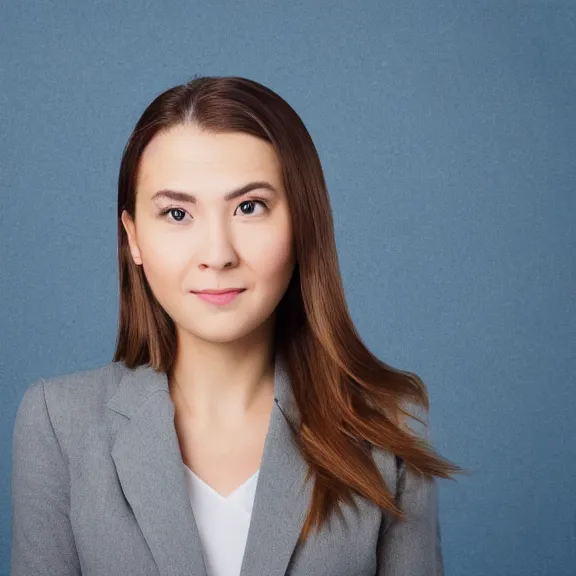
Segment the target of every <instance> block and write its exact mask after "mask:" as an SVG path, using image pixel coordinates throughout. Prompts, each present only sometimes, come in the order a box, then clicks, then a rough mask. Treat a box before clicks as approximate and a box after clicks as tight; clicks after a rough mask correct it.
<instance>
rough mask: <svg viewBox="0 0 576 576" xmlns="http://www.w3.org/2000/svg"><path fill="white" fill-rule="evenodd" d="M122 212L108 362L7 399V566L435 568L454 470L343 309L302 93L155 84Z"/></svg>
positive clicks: (137, 573) (219, 575)
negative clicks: (299, 99)
mask: <svg viewBox="0 0 576 576" xmlns="http://www.w3.org/2000/svg"><path fill="white" fill-rule="evenodd" d="M117 218H118V265H119V269H118V274H119V321H118V337H117V342H116V350H115V354H114V357H113V359H112V360H111V362H110V363H109V364H106V365H104V366H100V367H98V368H95V369H90V370H84V371H80V372H75V373H70V374H66V375H62V376H54V377H50V378H45V379H40V380H38V381H35V382H34V383H32V384H31V385H30V386H29V387H28V388H27V390H26V392H25V395H24V397H23V399H22V401H21V403H20V405H19V408H18V413H17V417H16V423H15V428H14V456H13V470H12V498H13V521H12V555H11V575H12V576H80V575H81V574H85V575H90V576H192V575H193V576H441V575H443V574H444V566H443V558H442V546H441V534H440V522H439V513H438V485H437V480H436V479H437V478H451V477H453V475H454V474H456V473H458V472H460V471H461V469H460V468H459V467H458V466H457V465H456V464H454V463H452V462H450V461H449V460H447V459H445V458H444V457H442V456H440V455H439V454H438V453H437V452H436V451H435V450H434V449H433V447H432V446H431V443H430V440H429V427H428V424H427V422H428V421H427V417H426V415H427V413H428V411H429V399H428V393H427V389H426V386H425V384H424V383H423V381H422V380H421V379H420V378H419V377H418V376H417V375H416V374H414V373H411V372H407V371H403V370H399V369H396V368H393V367H392V366H390V365H388V364H386V363H385V362H383V361H382V360H380V359H378V358H377V357H376V356H375V355H374V354H373V353H371V352H370V351H369V350H368V348H367V346H366V345H365V344H364V343H363V342H362V339H361V337H360V335H359V334H358V332H357V331H356V329H355V327H354V325H353V322H352V319H351V316H350V313H349V311H348V307H347V304H346V300H345V295H344V289H343V283H342V279H341V275H340V270H339V265H338V257H337V250H336V242H335V234H334V226H333V220H332V211H331V206H330V200H329V195H328V190H327V186H326V182H325V179H324V174H323V169H322V166H321V162H320V159H319V155H318V153H317V150H316V148H315V145H314V144H313V142H312V139H311V137H310V134H309V132H308V131H307V129H306V127H305V126H304V124H303V122H302V120H301V118H300V117H299V116H298V114H297V113H296V112H295V111H294V109H293V108H292V107H291V106H290V105H289V104H288V103H287V102H286V101H285V100H283V99H282V98H281V97H280V96H279V95H278V94H276V93H275V92H274V91H272V90H271V89H269V88H267V87H265V86H263V85H262V84H260V83H258V82H255V81H253V80H248V79H246V78H242V77H232V76H220V77H206V76H202V77H195V78H193V79H192V80H190V81H189V82H187V83H185V84H183V85H179V86H176V87H174V88H171V89H169V90H166V91H165V92H163V93H162V94H160V95H158V96H157V97H156V98H155V99H154V100H153V101H152V102H151V103H150V104H149V106H148V107H147V108H146V110H145V111H144V112H143V114H142V116H141V117H140V119H139V120H138V121H137V123H136V126H135V127H134V130H133V131H132V133H131V135H130V137H129V139H128V142H127V144H126V146H125V148H124V153H123V156H122V159H121V166H120V173H119V178H118V212H117ZM374 313H375V314H377V313H378V312H377V311H375V312H374ZM419 424H420V425H422V427H421V428H420V429H419V428H418V425H419Z"/></svg>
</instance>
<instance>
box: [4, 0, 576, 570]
mask: <svg viewBox="0 0 576 576" xmlns="http://www.w3.org/2000/svg"><path fill="white" fill-rule="evenodd" d="M0 50H1V57H2V68H1V70H0V74H1V77H0V90H1V94H0V98H1V100H0V125H1V127H2V138H1V139H0V153H1V164H0V186H1V192H0V193H1V198H0V200H1V209H0V247H1V248H0V258H1V259H2V260H1V263H0V264H1V266H0V291H1V293H2V305H1V306H0V326H1V327H2V328H1V333H2V337H1V340H0V345H1V351H0V374H1V384H2V402H1V403H0V451H1V461H0V466H1V484H0V574H8V566H9V547H10V459H11V441H12V426H13V423H14V415H15V411H16V407H17V405H18V402H19V401H20V399H21V397H22V394H23V391H24V389H25V387H26V386H27V385H28V384H30V383H31V382H32V381H33V380H34V379H36V378H38V377H40V376H42V377H50V376H54V375H57V374H63V373H67V372H71V371H75V370H78V369H85V368H90V367H96V366H99V365H102V364H105V363H107V362H109V361H110V359H111V356H112V352H113V348H114V339H115V329H116V313H117V288H116V274H117V272H116V221H115V210H116V189H115V186H116V178H117V171H118V167H119V161H120V155H121V152H122V148H123V146H124V143H125V141H126V139H127V137H128V135H129V133H130V130H131V129H132V127H133V124H134V122H135V121H136V119H137V118H138V116H139V115H140V114H141V112H142V111H143V108H144V107H145V105H146V104H148V103H149V102H150V100H151V99H152V98H153V97H154V96H155V95H157V94H158V93H159V92H160V91H162V90H164V89H166V88H168V87H170V86H172V85H174V84H178V83H182V82H184V81H186V80H188V79H189V78H190V77H191V76H192V75H195V74H209V75H241V76H247V77H249V78H253V79H255V80H258V81H260V82H262V83H264V84H267V85H268V86H270V87H271V88H272V89H274V90H276V91H277V92H279V93H280V94H281V95H282V96H283V97H285V98H286V99H287V100H288V102H290V103H291V104H292V105H293V107H294V108H295V109H296V110H297V111H298V112H299V113H300V114H301V116H302V117H303V119H304V121H305V122H306V124H307V125H308V127H309V130H310V132H311V134H312V137H313V138H314V139H315V142H316V144H317V146H318V149H319V153H320V156H321V159H322V161H323V164H324V167H325V171H326V178H327V181H328V185H329V189H330V193H331V197H332V201H333V210H334V217H335V223H336V234H337V242H338V248H339V254H340V257H341V267H342V274H343V277H344V282H345V288H346V293H347V296H348V300H349V304H350V308H351V310H352V314H353V318H354V320H355V322H356V323H357V326H358V328H359V330H360V333H361V335H362V336H363V338H364V339H365V341H366V342H367V344H368V345H369V346H370V347H371V348H372V349H373V350H374V351H375V352H376V353H377V354H379V355H380V356H381V357H382V358H383V359H384V360H386V361H387V362H389V363H391V364H393V365H395V366H398V367H401V368H404V369H408V370H412V371H415V372H416V373H418V374H419V375H420V376H421V377H422V378H423V379H424V381H425V382H426V383H427V385H428V388H429V392H430V396H431V404H432V412H431V423H432V436H433V440H434V441H435V444H436V445H437V446H438V448H439V449H440V451H441V452H442V453H443V454H445V455H446V456H448V457H449V458H451V459H453V460H455V461H456V462H457V463H459V464H461V465H462V466H464V467H466V468H468V469H470V470H471V471H472V472H473V474H472V476H470V477H460V479H459V481H458V483H452V482H447V481H441V499H442V502H441V522H442V530H443V541H444V554H445V563H446V573H447V575H449V576H450V575H454V576H461V575H466V576H475V575H479V576H480V575H482V576H484V575H490V576H530V575H534V576H540V575H545V576H568V575H573V574H574V573H575V572H574V570H575V568H574V567H575V566H576V496H575V494H574V489H575V486H576V483H575V480H576V462H575V458H574V455H575V454H576V435H575V433H574V425H573V421H574V408H575V406H576V387H575V376H574V374H575V373H576V350H575V346H574V344H575V340H576V336H575V332H576V331H575V327H576V326H575V325H576V321H575V318H576V295H575V293H576V290H575V285H576V266H575V254H576V238H575V225H574V222H576V199H575V197H576V190H575V180H576V179H575V176H576V105H575V102H576V19H575V3H574V2H552V1H541V2H538V1H533V2H516V1H505V2H490V3H489V2H469V1H468V2H460V3H457V2H446V1H445V2H426V1H420V2H417V1H406V0H405V1H403V2H395V3H392V2H388V1H380V2H376V1H374V2H369V1H363V2H359V1H342V0H339V1H335V0H329V1H328V0H326V1H324V0H322V1H318V0H315V1H310V0H309V1H307V2H303V1H301V0H291V1H289V2H287V1H276V2H264V1H262V2H233V1H231V0H226V1H218V0H214V1H211V2H209V3H206V2H183V1H180V2H163V3H162V4H160V3H152V2H138V1H135V0H131V1H130V2H126V1H124V2H118V1H114V2H111V1H110V2H103V1H98V2H82V3H79V2H75V1H72V0H70V1H61V2H57V3H54V4H52V3H48V2H30V1H28V2H13V3H11V4H10V5H8V4H7V3H4V4H3V7H2V16H1V18H0ZM55 576H56V575H55Z"/></svg>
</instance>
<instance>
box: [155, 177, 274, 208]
mask: <svg viewBox="0 0 576 576" xmlns="http://www.w3.org/2000/svg"><path fill="white" fill-rule="evenodd" d="M258 188H265V189H267V190H270V191H272V192H274V193H278V190H277V189H276V188H274V186H272V184H270V183H269V182H265V181H257V182H249V183H248V184H245V185H244V186H242V187H241V188H237V189H236V190H232V191H231V192H228V194H226V195H225V196H224V200H233V199H234V198H238V197H239V196H243V195H244V194H246V193H248V192H250V191H251V190H256V189H258ZM157 198H168V199H170V200H174V201H176V202H189V203H191V204H196V196H194V195H193V194H189V193H188V192H180V191H178V190H159V191H158V192H156V193H155V194H154V196H152V200H156V199H157Z"/></svg>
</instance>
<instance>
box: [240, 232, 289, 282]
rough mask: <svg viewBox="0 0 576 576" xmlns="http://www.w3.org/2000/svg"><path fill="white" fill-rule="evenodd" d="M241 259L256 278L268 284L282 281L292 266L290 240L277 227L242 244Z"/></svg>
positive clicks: (287, 235)
mask: <svg viewBox="0 0 576 576" xmlns="http://www.w3.org/2000/svg"><path fill="white" fill-rule="evenodd" d="M243 253H244V254H243V259H244V261H245V262H246V264H247V266H248V267H249V268H250V269H251V270H252V271H253V272H254V273H255V274H256V275H257V277H258V279H260V280H266V281H267V282H269V283H270V286H275V285H277V284H281V283H284V282H285V280H286V277H288V278H289V277H290V276H291V273H292V269H293V267H294V256H293V250H292V241H291V237H290V234H289V233H288V232H287V231H283V230H278V229H277V228H276V229H274V230H273V231H271V232H270V233H268V234H263V235H259V236H258V238H253V239H250V240H249V241H247V242H246V243H245V244H244V250H243Z"/></svg>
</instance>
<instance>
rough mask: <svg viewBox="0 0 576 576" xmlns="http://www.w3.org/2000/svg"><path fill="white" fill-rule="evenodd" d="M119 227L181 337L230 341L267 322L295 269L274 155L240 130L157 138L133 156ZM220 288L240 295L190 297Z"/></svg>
mask: <svg viewBox="0 0 576 576" xmlns="http://www.w3.org/2000/svg"><path fill="white" fill-rule="evenodd" d="M244 187H249V188H250V189H249V190H248V191H245V192H238V193H236V194H234V195H233V196H232V195H231V193H233V192H234V191H238V190H240V189H242V188H244ZM175 193H178V194H175ZM227 195H230V197H228V198H227ZM171 196H172V197H171ZM163 212H166V213H163ZM122 222H123V225H124V227H125V229H126V232H127V234H128V240H129V245H130V251H131V254H132V257H133V259H134V261H135V262H136V264H141V265H142V266H143V269H144V273H145V275H146V278H147V280H148V283H149V284H150V287H151V289H152V291H153V293H154V295H155V297H156V299H157V300H158V302H159V303H160V304H161V306H162V307H163V308H164V309H165V310H166V312H167V313H168V315H169V316H170V317H171V318H172V319H173V321H174V322H175V324H176V327H177V331H178V332H179V333H180V335H181V336H182V331H184V333H185V335H186V336H191V337H192V338H200V339H202V340H204V341H209V342H231V341H234V340H237V339H239V338H242V337H244V336H247V335H249V334H251V333H252V332H253V331H255V330H256V329H257V328H259V327H261V326H263V325H264V323H265V322H266V320H268V319H270V318H271V315H272V314H273V312H274V310H275V308H276V306H277V305H278V303H279V301H280V299H281V298H282V296H283V295H284V292H285V291H286V289H287V287H288V284H289V281H290V278H291V276H292V272H293V270H294V265H295V259H294V252H293V242H292V227H291V220H290V214H289V209H288V202H287V199H286V192H285V190H284V186H283V179H282V171H281V167H280V163H279V160H278V157H277V155H276V152H275V150H274V149H273V147H272V146H271V145H270V144H268V143H267V142H265V141H263V140H260V139H259V138H256V137H254V136H250V135H248V134H244V133H239V132H230V133H225V134H214V133H208V132H202V131H201V130H200V129H199V128H197V127H195V126H192V125H179V126H176V127H173V128H171V129H170V130H169V131H166V132H163V133H159V134H157V135H156V136H155V137H154V138H153V139H152V140H151V141H150V143H149V144H148V146H147V147H146V149H145V150H144V152H143V154H142V157H141V162H140V167H139V172H138V181H137V184H136V217H135V219H134V221H133V220H132V219H131V218H130V216H129V214H128V213H127V212H124V213H123V214H122ZM227 288H242V289H243V291H242V292H241V293H239V294H238V295H237V296H236V297H235V298H234V299H233V300H232V301H230V302H229V303H226V304H215V303H211V302H208V301H206V300H204V299H203V298H202V297H200V296H199V295H197V294H196V292H198V291H203V290H222V289H227Z"/></svg>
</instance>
